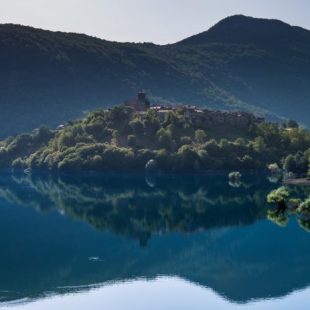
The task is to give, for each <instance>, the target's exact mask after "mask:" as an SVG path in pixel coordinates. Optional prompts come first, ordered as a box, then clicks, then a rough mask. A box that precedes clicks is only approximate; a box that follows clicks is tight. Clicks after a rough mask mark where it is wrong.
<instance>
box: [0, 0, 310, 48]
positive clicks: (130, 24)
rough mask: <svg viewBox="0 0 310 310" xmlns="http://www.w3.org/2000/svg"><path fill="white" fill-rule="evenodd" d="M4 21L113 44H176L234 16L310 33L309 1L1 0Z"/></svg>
mask: <svg viewBox="0 0 310 310" xmlns="http://www.w3.org/2000/svg"><path fill="white" fill-rule="evenodd" d="M0 12H1V13H0V22H1V23H18V24H23V25H31V26H34V27H39V28H44V29H50V30H60V31H70V32H80V33H86V34H89V35H93V36H97V37H100V38H103V39H107V40H113V41H135V42H155V43H159V44H164V43H173V42H175V41H178V40H181V39H183V38H185V37H188V36H190V35H193V34H196V33H199V32H202V31H204V30H207V29H208V28H209V27H210V26H212V25H213V24H215V23H216V22H217V21H219V20H220V19H222V18H224V17H226V16H229V15H234V14H244V15H250V16H255V17H266V18H277V19H281V20H283V21H285V22H288V23H290V24H293V25H298V26H302V27H304V28H308V29H310V1H309V0H0Z"/></svg>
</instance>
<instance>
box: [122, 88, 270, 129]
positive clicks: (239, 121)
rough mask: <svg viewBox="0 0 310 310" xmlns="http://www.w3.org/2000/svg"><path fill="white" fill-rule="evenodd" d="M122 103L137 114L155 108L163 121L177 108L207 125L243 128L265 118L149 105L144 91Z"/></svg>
mask: <svg viewBox="0 0 310 310" xmlns="http://www.w3.org/2000/svg"><path fill="white" fill-rule="evenodd" d="M124 105H125V106H126V107H130V108H132V109H133V111H134V112H136V113H139V114H144V113H146V112H147V111H148V110H155V111H156V112H157V114H158V116H159V119H160V120H161V121H164V119H165V117H166V115H167V114H168V113H169V112H171V111H173V110H178V111H180V112H181V113H182V112H183V115H184V117H185V118H188V119H190V120H191V121H192V122H194V123H195V125H206V124H208V125H209V126H219V125H224V124H227V125H231V126H236V127H241V128H245V127H248V126H249V125H250V124H251V123H253V122H254V123H262V122H264V120H265V119H264V118H263V117H257V116H255V115H254V114H251V113H247V112H241V111H238V112H235V111H216V110H210V109H203V108H200V107H196V106H192V105H178V106H167V105H161V104H155V105H151V103H150V101H149V100H148V99H147V95H146V93H145V92H139V93H138V96H137V98H135V99H131V100H127V101H125V102H124Z"/></svg>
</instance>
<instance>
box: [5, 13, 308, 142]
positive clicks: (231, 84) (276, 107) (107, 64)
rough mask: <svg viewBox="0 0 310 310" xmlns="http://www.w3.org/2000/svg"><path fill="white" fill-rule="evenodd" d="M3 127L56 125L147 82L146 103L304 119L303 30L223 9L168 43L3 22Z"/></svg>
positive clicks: (119, 99) (128, 95)
mask: <svg viewBox="0 0 310 310" xmlns="http://www.w3.org/2000/svg"><path fill="white" fill-rule="evenodd" d="M0 67H1V70H0V85H1V87H0V105H1V113H0V122H1V132H0V136H1V137H2V138H3V137H6V136H8V135H11V134H16V133H19V132H24V131H29V130H31V129H33V128H35V127H38V126H39V125H41V124H47V125H50V126H57V125H59V124H60V123H63V122H66V121H68V120H70V119H74V118H78V117H81V116H82V115H83V113H85V112H87V111H90V110H93V109H97V108H102V107H106V106H110V105H114V104H119V103H121V102H123V101H124V100H125V99H128V98H131V97H133V96H135V94H136V92H137V91H139V90H145V91H146V92H147V93H148V94H149V95H150V99H151V101H152V102H153V103H156V102H171V103H175V104H177V103H179V104H182V103H186V104H194V105H199V106H205V107H210V108H217V109H218V108H219V109H234V110H247V111H251V112H255V113H260V114H267V115H269V116H270V117H273V118H274V117H286V118H290V119H296V120H298V121H300V122H302V123H304V124H305V125H310V116H309V113H307V111H309V101H310V100H309V98H310V31H308V30H305V29H303V28H300V27H293V26H290V25H288V24H285V23H283V22H281V21H277V20H267V19H256V18H251V17H246V16H241V15H237V16H232V17H228V18H226V19H224V20H222V21H220V22H219V23H218V24H216V25H215V26H213V27H212V28H210V29H209V30H208V31H206V32H203V33H200V34H198V35H195V36H192V37H190V38H187V39H185V40H183V41H180V42H177V43H175V44H169V45H163V46H160V45H155V44H151V43H144V44H137V43H117V42H110V41H105V40H101V39H98V38H94V37H90V36H86V35H83V34H73V33H62V32H51V31H45V30H40V29H34V28H31V27H25V26H20V25H13V24H3V25H0Z"/></svg>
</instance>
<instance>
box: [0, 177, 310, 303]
mask: <svg viewBox="0 0 310 310" xmlns="http://www.w3.org/2000/svg"><path fill="white" fill-rule="evenodd" d="M248 181H249V182H248V184H252V185H249V186H247V187H246V188H245V187H244V186H243V187H240V188H231V187H229V186H228V185H227V179H226V177H213V176H212V177H211V176H208V177H203V178H193V177H190V176H187V177H184V178H183V177H178V178H170V177H160V178H158V179H157V180H156V181H155V183H156V186H154V187H149V186H148V185H147V183H146V182H145V180H144V178H142V177H130V178H129V177H128V178H126V177H83V178H80V179H78V178H74V177H67V178H66V179H53V178H51V177H48V178H47V177H41V178H39V177H35V178H29V177H27V178H25V177H22V178H17V177H15V178H12V177H11V176H4V175H2V176H1V177H0V188H1V197H2V199H1V200H0V246H1V255H0V274H1V277H0V291H1V293H0V300H1V301H4V300H16V299H18V298H27V297H29V298H37V297H41V296H44V294H46V293H47V292H55V293H57V294H62V293H66V292H68V291H71V288H68V287H78V286H87V285H90V284H96V283H110V282H114V281H115V282H117V281H123V280H128V279H135V278H148V279H149V278H154V277H156V276H158V275H172V276H178V277H182V278H184V279H187V280H189V281H192V282H194V283H198V284H200V285H203V286H206V287H210V288H212V289H213V290H215V291H216V292H217V293H220V294H222V295H223V296H225V298H227V299H229V300H232V301H234V302H247V301H249V300H251V299H258V298H272V297H278V296H283V295H286V294H288V293H290V292H292V291H294V290H298V289H301V288H304V287H306V286H307V285H308V284H309V283H310V281H309V279H310V277H309V274H310V263H309V257H310V246H309V245H310V244H309V242H310V239H309V236H310V235H309V234H307V233H305V232H304V231H303V230H301V229H299V228H298V227H297V225H296V226H294V225H291V224H292V223H290V224H289V225H288V227H286V229H284V230H283V229H279V228H278V227H277V226H276V225H273V224H271V223H270V222H268V221H256V222H255V223H253V224H252V225H247V226H243V225H246V224H247V223H250V222H251V221H252V222H254V221H255V219H257V218H259V217H260V216H264V214H265V212H264V209H265V197H266V194H267V193H268V192H269V191H270V190H271V188H270V183H268V182H264V181H263V180H259V179H256V180H255V179H253V180H248ZM155 183H154V184H155ZM168 196H170V197H168ZM3 198H5V199H3ZM164 198H165V199H164ZM7 199H8V200H10V201H11V202H12V203H7V202H6V201H7ZM190 201H195V202H194V203H193V204H192V206H191V205H190V203H189V202H190ZM13 202H14V203H13ZM129 202H130V204H129ZM158 202H159V203H161V207H157V206H156V204H157V203H158ZM14 205H15V207H13V206H14ZM19 205H20V206H33V207H35V208H36V209H37V210H42V211H45V210H49V209H55V210H59V211H60V213H63V212H66V213H67V214H72V215H74V216H75V217H77V218H79V219H85V220H87V221H88V222H91V221H95V220H96V216H97V217H98V219H99V220H98V222H99V224H100V226H99V227H100V228H103V229H106V230H110V231H111V232H112V233H105V232H101V231H96V230H94V229H91V227H90V226H89V225H85V224H84V223H83V222H82V221H72V220H71V219H70V216H61V215H60V214H59V213H58V212H47V213H46V214H42V213H41V212H35V211H34V209H33V208H23V207H18V206H19ZM129 205H130V206H131V207H129ZM8 206H10V207H8ZM198 206H199V207H198ZM201 207H203V208H202V210H203V212H201V211H200V209H201ZM123 208H124V211H125V214H126V215H127V216H128V218H126V217H125V216H123V217H121V216H120V215H119V213H120V212H121V211H122V210H123ZM147 209H150V210H147ZM69 212H71V213H69ZM152 212H153V213H154V214H155V220H154V221H152V219H151V218H150V217H151V215H152V214H153V213H152ZM205 213H207V214H205ZM208 214H209V218H208ZM144 218H145V219H146V220H145V223H142V224H143V225H141V226H139V225H138V224H140V223H138V224H137V222H138V221H139V220H141V219H144ZM212 221H213V222H212ZM184 223H185V224H187V226H186V225H185V224H184ZM293 224H296V223H293ZM102 225H105V226H102ZM122 225H123V226H122ZM152 225H153V226H152ZM165 225H166V226H165ZM237 225H238V227H237ZM224 226H225V228H223V227H224ZM231 226H233V227H231ZM239 226H242V227H239ZM141 227H142V228H141ZM216 227H220V228H219V229H216ZM200 228H201V229H200ZM208 228H212V229H210V230H208ZM193 230H199V231H197V232H195V233H187V234H183V233H181V234H180V233H169V234H168V232H178V231H181V232H192V231H193ZM115 232H117V233H119V234H122V235H125V236H129V237H132V238H133V237H134V238H139V239H140V241H141V242H143V241H149V242H148V245H147V247H144V248H141V247H140V246H139V245H138V244H137V242H135V241H133V240H129V239H126V238H123V237H118V236H115V234H114V233H115ZM161 232H166V234H161V235H160V234H159V233H161ZM144 234H154V235H153V238H152V239H151V240H145V239H143V238H142V237H143V236H145V235H144ZM146 236H147V237H148V236H149V235H146ZM291 249H294V253H295V254H294V255H291V253H290V250H291ZM288 252H289V253H288ZM89 257H98V258H99V259H98V261H96V260H90V259H89ZM266 279H268V281H266ZM64 287H65V288H64ZM2 291H6V292H2Z"/></svg>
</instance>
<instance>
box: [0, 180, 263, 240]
mask: <svg viewBox="0 0 310 310" xmlns="http://www.w3.org/2000/svg"><path fill="white" fill-rule="evenodd" d="M157 183H158V184H157V185H156V186H154V187H149V186H148V185H147V183H146V182H145V180H144V177H120V176H106V177H102V176H101V177H98V176H97V177H94V176H93V177H87V178H82V179H76V177H74V176H71V177H66V179H59V178H53V177H51V176H49V177H46V178H42V177H33V178H31V177H29V176H26V177H25V176H22V177H20V178H18V177H16V176H15V177H13V178H12V182H11V183H9V184H8V183H7V182H6V183H5V184H3V185H2V187H1V188H2V189H1V191H0V196H1V197H3V198H5V199H6V200H7V201H10V202H12V203H14V204H18V205H30V206H32V207H34V208H35V209H37V210H40V211H45V210H46V209H48V208H57V209H58V210H59V211H60V212H62V213H65V214H66V215H69V216H70V217H74V218H76V219H80V220H83V221H86V222H88V223H89V224H91V225H92V226H93V227H95V228H97V229H100V230H108V231H111V232H114V233H117V234H121V235H124V236H129V237H134V238H138V239H139V240H140V242H141V243H142V244H145V243H146V242H147V240H148V239H149V237H150V236H151V235H152V234H154V233H168V232H185V233H188V232H193V231H197V230H200V229H210V228H215V227H223V226H232V225H247V224H250V223H252V222H254V221H255V220H256V219H257V218H261V217H262V216H264V215H265V210H264V200H263V199H262V197H264V195H262V191H263V190H264V189H263V188H260V187H257V186H253V188H251V186H248V188H244V187H241V188H232V187H230V186H229V185H228V184H227V180H226V177H224V176H206V177H194V176H184V177H178V178H172V177H159V178H158V180H157ZM10 185H11V186H10Z"/></svg>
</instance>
